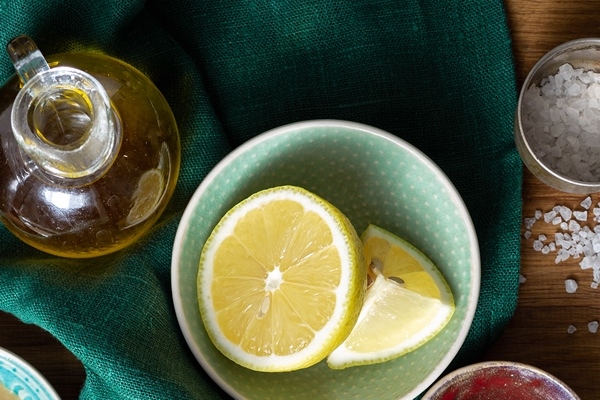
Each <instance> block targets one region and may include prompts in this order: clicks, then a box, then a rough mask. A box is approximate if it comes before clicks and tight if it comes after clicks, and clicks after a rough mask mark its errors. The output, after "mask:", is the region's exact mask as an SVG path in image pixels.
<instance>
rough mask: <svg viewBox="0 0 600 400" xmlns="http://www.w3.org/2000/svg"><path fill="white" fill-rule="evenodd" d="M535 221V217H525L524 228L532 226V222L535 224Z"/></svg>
mask: <svg viewBox="0 0 600 400" xmlns="http://www.w3.org/2000/svg"><path fill="white" fill-rule="evenodd" d="M535 221H537V219H536V218H525V228H526V229H531V228H533V224H535Z"/></svg>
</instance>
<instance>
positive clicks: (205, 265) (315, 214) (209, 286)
mask: <svg viewBox="0 0 600 400" xmlns="http://www.w3.org/2000/svg"><path fill="white" fill-rule="evenodd" d="M366 277H367V272H366V266H365V261H364V256H363V252H362V244H361V241H360V239H359V237H358V235H357V233H356V231H355V230H354V228H353V226H352V224H351V223H350V221H349V220H348V219H347V218H346V217H345V216H344V215H343V214H342V213H341V212H340V211H339V210H338V209H337V208H335V207H334V206H333V205H331V204H330V203H328V202H327V201H325V200H324V199H322V198H321V197H319V196H317V195H315V194H313V193H311V192H309V191H307V190H305V189H302V188H299V187H295V186H280V187H276V188H271V189H266V190H263V191H260V192H258V193H256V194H254V195H252V196H250V197H249V198H247V199H246V200H243V201H242V202H241V203H239V204H237V205H236V206H234V207H233V208H232V209H231V210H230V211H229V212H227V214H226V215H225V216H224V217H223V218H222V219H221V221H220V222H219V223H218V224H217V226H216V227H215V229H214V230H213V232H212V233H211V235H210V236H209V238H208V240H207V242H206V244H205V246H204V248H203V250H202V254H201V259H200V265H199V272H198V281H197V285H198V300H199V305H200V313H201V316H202V320H203V322H204V325H205V327H206V331H207V333H208V335H209V337H210V339H211V341H212V342H213V343H214V345H215V346H216V347H217V348H218V349H219V350H220V351H221V352H222V353H223V354H224V355H225V356H226V357H228V358H230V359H231V360H233V361H234V362H236V363H238V364H240V365H242V366H244V367H246V368H250V369H252V370H256V371H265V372H277V371H292V370H296V369H300V368H306V367H309V366H311V365H313V364H315V363H317V362H319V361H321V360H323V359H324V358H326V357H327V355H328V354H330V353H331V352H332V351H333V350H334V349H335V348H336V347H338V346H339V345H340V343H342V342H343V341H344V340H345V339H346V337H347V336H348V334H349V333H350V331H351V330H352V327H353V326H354V324H355V322H356V321H357V318H358V315H359V313H360V310H361V307H362V304H363V301H364V296H365V289H366Z"/></svg>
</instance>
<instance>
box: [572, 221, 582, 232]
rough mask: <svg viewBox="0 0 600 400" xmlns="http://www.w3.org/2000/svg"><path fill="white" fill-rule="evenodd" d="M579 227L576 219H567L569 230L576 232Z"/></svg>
mask: <svg viewBox="0 0 600 400" xmlns="http://www.w3.org/2000/svg"><path fill="white" fill-rule="evenodd" d="M580 229H581V225H579V224H578V223H577V221H575V220H573V219H572V220H570V221H569V230H570V231H571V232H578V231H579V230H580Z"/></svg>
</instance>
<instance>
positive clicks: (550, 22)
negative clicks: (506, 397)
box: [483, 0, 600, 400]
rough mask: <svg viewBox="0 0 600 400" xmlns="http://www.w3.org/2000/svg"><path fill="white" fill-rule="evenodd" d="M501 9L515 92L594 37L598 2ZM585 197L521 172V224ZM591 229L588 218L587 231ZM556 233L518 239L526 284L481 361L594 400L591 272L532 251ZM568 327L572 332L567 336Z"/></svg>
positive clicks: (595, 294)
mask: <svg viewBox="0 0 600 400" xmlns="http://www.w3.org/2000/svg"><path fill="white" fill-rule="evenodd" d="M505 6H506V11H507V14H508V22H509V26H510V28H511V36H512V41H513V44H512V46H513V54H514V60H515V67H516V74H517V83H518V84H519V87H520V85H521V84H522V82H523V81H524V79H525V77H526V76H527V73H528V72H529V71H530V70H531V68H532V67H533V65H534V64H535V63H536V62H537V60H539V58H541V57H542V56H543V55H544V54H545V53H546V52H548V51H549V50H551V49H552V48H554V47H555V46H558V45H559V44H561V43H564V42H566V41H569V40H573V39H578V38H584V37H600V24H599V21H600V1H598V0H594V1H575V0H574V1H558V0H556V1H555V0H538V1H533V0H506V1H505ZM585 197H586V196H582V195H568V194H564V193H560V192H558V191H556V190H553V189H551V188H549V187H548V186H545V185H544V184H543V183H541V182H540V181H538V180H537V179H536V178H535V177H534V176H533V175H532V174H531V173H529V171H527V170H525V171H524V176H523V217H524V218H525V217H531V216H534V214H535V211H536V210H540V211H542V212H547V211H550V210H551V209H552V208H553V207H554V206H556V205H565V206H568V207H570V208H572V209H580V210H582V209H583V208H582V207H581V206H580V203H581V201H582V200H584V198H585ZM591 198H592V200H593V204H594V205H597V204H598V202H599V201H600V195H598V194H595V195H592V196H591ZM590 211H591V210H590ZM595 224H596V223H595V222H593V221H592V219H591V218H590V223H589V224H588V225H590V226H594V225H595ZM524 229H525V228H523V231H524ZM557 230H560V228H559V227H557V226H552V224H545V223H543V221H542V222H540V223H537V222H536V224H534V226H533V229H532V237H531V238H530V239H525V238H524V237H522V241H521V273H522V275H523V276H524V277H525V279H526V280H525V282H524V283H523V284H522V285H521V286H520V290H519V301H518V305H517V310H516V312H515V315H514V317H513V319H512V320H511V321H510V323H509V325H508V327H507V328H506V330H505V332H504V333H503V335H502V337H501V338H500V340H498V342H496V343H495V344H494V345H493V346H492V348H491V349H490V350H489V351H488V352H487V353H486V354H485V355H484V357H483V359H484V360H509V361H518V362H523V363H527V364H531V365H534V366H536V367H538V368H541V369H544V370H546V371H548V372H549V373H551V374H553V375H555V376H556V377H558V378H559V379H560V380H562V381H563V382H565V383H566V384H567V385H569V386H570V387H571V388H572V389H573V390H574V391H575V392H576V393H577V394H578V395H579V396H580V397H581V398H582V399H583V400H588V399H590V400H594V399H600V381H598V378H597V377H598V376H600V362H598V360H600V331H599V332H598V333H595V334H594V333H591V332H590V331H589V330H588V323H590V322H592V321H600V288H599V289H592V288H591V282H592V273H591V271H590V270H582V269H581V268H580V266H579V261H580V260H577V259H569V260H567V261H564V262H562V263H559V264H556V263H555V254H556V253H552V254H546V255H545V254H542V253H541V252H538V251H535V250H534V249H533V239H535V238H537V237H538V235H539V234H546V235H547V236H548V237H549V238H553V236H554V232H556V231H557ZM566 279H575V280H576V281H577V283H578V286H579V287H578V290H577V292H576V293H573V294H569V293H567V292H566V290H565V280H566ZM569 325H573V326H575V327H576V328H577V331H575V332H574V333H572V334H569V333H568V332H567V329H568V327H569Z"/></svg>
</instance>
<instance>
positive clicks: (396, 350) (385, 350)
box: [327, 225, 455, 369]
mask: <svg viewBox="0 0 600 400" xmlns="http://www.w3.org/2000/svg"><path fill="white" fill-rule="evenodd" d="M362 241H363V245H364V254H365V260H366V262H367V264H368V265H369V266H370V269H369V277H370V281H371V282H372V284H371V286H370V287H369V289H368V292H367V296H366V300H365V303H364V305H363V308H362V310H361V313H360V316H359V318H358V321H357V323H356V325H355V327H354V329H353V330H352V332H351V333H350V335H349V336H348V338H347V339H346V340H345V341H344V342H343V343H342V344H341V345H340V346H339V347H338V348H336V349H335V350H334V351H333V352H332V353H331V354H330V355H329V357H328V358H327V363H328V364H329V366H330V367H331V368H334V369H342V368H346V367H350V366H355V365H368V364H374V363H380V362H384V361H387V360H391V359H394V358H397V357H400V356H402V355H404V354H406V353H408V352H410V351H413V350H415V349H416V348H418V347H420V346H422V345H423V344H425V343H427V342H428V341H429V340H430V339H432V338H433V337H434V336H435V335H436V334H437V333H439V332H440V331H441V330H442V329H443V327H444V326H446V324H447V323H448V322H449V321H450V318H451V317H452V315H453V313H454V310H455V305H454V298H453V295H452V292H451V290H450V288H449V286H448V284H447V283H446V281H445V279H444V277H443V276H442V274H441V273H440V271H439V270H438V269H437V268H436V267H435V265H434V264H433V263H432V262H431V261H430V260H429V259H428V258H427V257H426V256H425V255H424V254H423V253H421V252H420V251H419V250H417V249H416V248H415V247H414V246H412V245H411V244H410V243H408V242H406V241H404V240H403V239H401V238H399V237H397V236H395V235H393V234H391V233H390V232H387V231H385V230H383V229H381V228H379V227H376V226H374V225H370V226H369V227H368V228H367V230H366V231H365V232H364V233H363V235H362Z"/></svg>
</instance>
